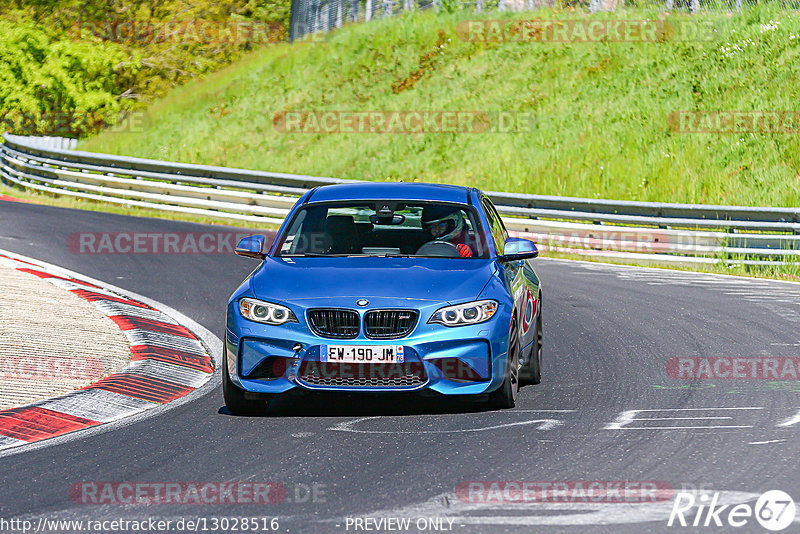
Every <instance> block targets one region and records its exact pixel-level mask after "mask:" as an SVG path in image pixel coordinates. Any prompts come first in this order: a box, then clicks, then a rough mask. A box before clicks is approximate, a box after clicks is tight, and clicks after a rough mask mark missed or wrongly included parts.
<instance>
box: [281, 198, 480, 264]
mask: <svg viewBox="0 0 800 534" xmlns="http://www.w3.org/2000/svg"><path fill="white" fill-rule="evenodd" d="M380 203H390V204H406V205H412V206H422V207H424V206H425V205H435V206H452V207H454V208H458V209H461V210H463V211H464V212H466V213H467V214H468V215H469V216H470V222H473V221H474V223H475V228H474V229H473V231H474V232H475V234H476V236H477V239H478V241H479V242H480V245H481V251H482V254H478V255H475V256H472V257H469V258H457V257H448V256H418V255H415V254H387V255H380V254H313V253H305V254H286V253H283V254H282V253H281V249H282V248H283V246H284V244H285V242H286V239H287V238H288V236H289V231H290V230H292V229H293V227H294V225H295V222H296V221H297V218H298V217H299V216H300V215H301V214H302V213H303V211H304V210H306V209H308V208H312V207H319V206H336V207H349V206H348V205H352V206H359V205H360V206H363V205H368V204H375V205H378V204H380ZM482 215H483V214H482V213H481V210H480V209H478V208H477V207H476V206H475V205H474V204H473V203H472V202H470V203H466V202H446V201H440V200H426V199H407V198H364V199H347V198H342V199H337V200H325V201H320V202H307V203H304V204H302V205H300V206H297V208H296V209H295V210H294V211H293V212H292V214H291V217H290V218H289V219H288V220H287V221H286V223H285V224H284V225H283V227H282V230H281V234H280V235H279V236H278V238H277V239H276V240H275V243H274V245H273V247H272V250H271V251H270V253H269V255H268V257H270V258H280V259H305V258H410V259H439V260H470V259H472V260H476V259H480V260H486V259H489V258H491V257H492V249H490V244H489V239H491V238H489V237H487V233H486V231H487V229H486V228H485V225H484V223H483V219H482ZM387 226H388V225H387Z"/></svg>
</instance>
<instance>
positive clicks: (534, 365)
mask: <svg viewBox="0 0 800 534" xmlns="http://www.w3.org/2000/svg"><path fill="white" fill-rule="evenodd" d="M535 328H536V329H535V330H534V334H533V343H531V353H530V355H529V356H528V360H527V362H525V366H524V367H523V368H522V369H521V370H520V383H521V384H522V385H523V386H524V385H527V384H538V383H540V382H541V381H542V337H543V336H542V298H541V296H539V315H538V316H537V317H536V327H535Z"/></svg>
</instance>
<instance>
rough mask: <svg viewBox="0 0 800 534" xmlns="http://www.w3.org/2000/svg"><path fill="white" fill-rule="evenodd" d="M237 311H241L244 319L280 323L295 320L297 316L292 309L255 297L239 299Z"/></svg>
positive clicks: (294, 321)
mask: <svg viewBox="0 0 800 534" xmlns="http://www.w3.org/2000/svg"><path fill="white" fill-rule="evenodd" d="M239 313H241V314H242V317H244V318H245V319H250V320H251V321H256V322H257V323H266V324H274V325H280V324H284V323H296V322H297V317H295V316H294V313H292V310H290V309H289V308H287V307H286V306H280V305H278V304H271V303H269V302H263V301H260V300H255V299H247V298H245V299H242V300H240V301H239Z"/></svg>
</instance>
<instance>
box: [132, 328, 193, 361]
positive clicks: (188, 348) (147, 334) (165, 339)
mask: <svg viewBox="0 0 800 534" xmlns="http://www.w3.org/2000/svg"><path fill="white" fill-rule="evenodd" d="M122 333H123V334H125V336H126V337H127V338H128V341H129V342H130V344H131V345H155V346H158V347H165V348H168V349H175V350H182V351H184V352H192V353H194V354H198V355H200V356H203V355H205V354H206V350H205V349H204V348H203V345H201V344H200V342H198V341H197V340H195V339H190V338H188V337H183V336H176V335H173V334H164V333H162V332H152V331H150V330H142V329H140V328H134V329H131V330H123V331H122Z"/></svg>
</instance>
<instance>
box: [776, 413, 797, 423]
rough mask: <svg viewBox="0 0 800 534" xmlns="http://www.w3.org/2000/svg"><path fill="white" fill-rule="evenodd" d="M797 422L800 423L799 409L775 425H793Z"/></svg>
mask: <svg viewBox="0 0 800 534" xmlns="http://www.w3.org/2000/svg"><path fill="white" fill-rule="evenodd" d="M797 423H800V411H798V412H797V413H796V414H794V415H793V416H792V417H790V418H788V419H786V420H785V421H783V422H782V423H778V425H777V426H793V425H796V424H797Z"/></svg>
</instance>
